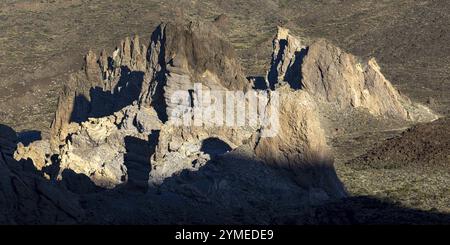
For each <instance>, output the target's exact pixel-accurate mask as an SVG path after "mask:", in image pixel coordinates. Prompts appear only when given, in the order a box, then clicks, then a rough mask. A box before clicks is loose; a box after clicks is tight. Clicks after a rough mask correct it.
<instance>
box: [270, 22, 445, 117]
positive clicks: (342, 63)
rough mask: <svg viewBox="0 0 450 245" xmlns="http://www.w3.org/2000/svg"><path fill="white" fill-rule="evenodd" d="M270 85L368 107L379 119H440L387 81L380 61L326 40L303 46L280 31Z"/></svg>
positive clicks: (344, 106) (340, 104)
mask: <svg viewBox="0 0 450 245" xmlns="http://www.w3.org/2000/svg"><path fill="white" fill-rule="evenodd" d="M273 43H274V50H273V55H272V63H271V67H270V70H269V72H268V76H267V80H268V86H269V87H270V88H271V89H274V88H275V85H276V84H281V83H288V84H289V85H290V86H291V87H292V88H294V89H302V90H305V91H307V92H308V93H309V94H310V95H311V96H312V97H313V98H314V99H315V100H317V101H321V102H325V103H328V104H330V105H333V106H337V108H340V109H348V108H362V109H363V110H367V111H368V112H369V113H371V114H372V115H374V116H379V117H390V118H396V119H402V120H413V121H431V120H434V119H436V118H437V116H436V115H435V114H434V113H433V112H431V111H430V110H427V109H426V108H425V107H424V106H423V105H419V104H416V103H412V102H411V101H410V100H409V99H408V98H406V97H405V96H403V95H401V94H400V93H399V92H398V90H397V89H396V88H395V87H394V86H393V85H392V84H391V83H390V82H389V81H388V80H387V79H386V78H385V77H384V75H383V74H382V73H381V71H380V67H379V66H378V64H377V62H376V61H375V59H374V58H372V59H370V60H368V61H363V60H361V59H359V58H358V57H356V56H353V55H351V54H348V53H346V52H345V51H343V50H341V49H340V48H338V47H336V46H334V45H333V44H332V43H331V42H329V41H327V40H325V39H318V40H316V41H314V42H313V43H312V44H311V45H309V46H302V45H301V41H300V40H299V38H297V37H295V36H293V35H290V34H289V31H288V30H287V29H284V28H279V29H278V33H277V36H276V37H275V38H274V41H273Z"/></svg>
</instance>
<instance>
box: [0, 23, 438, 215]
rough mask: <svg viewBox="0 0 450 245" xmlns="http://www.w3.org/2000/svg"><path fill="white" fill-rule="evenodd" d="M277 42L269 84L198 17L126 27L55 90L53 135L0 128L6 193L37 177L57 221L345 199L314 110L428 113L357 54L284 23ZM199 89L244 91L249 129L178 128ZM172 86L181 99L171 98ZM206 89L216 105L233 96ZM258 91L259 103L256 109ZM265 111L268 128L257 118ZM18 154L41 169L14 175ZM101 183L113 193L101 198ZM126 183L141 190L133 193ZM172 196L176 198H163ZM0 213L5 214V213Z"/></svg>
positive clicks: (197, 102)
mask: <svg viewBox="0 0 450 245" xmlns="http://www.w3.org/2000/svg"><path fill="white" fill-rule="evenodd" d="M273 45H274V51H273V55H272V61H271V67H270V69H269V71H268V73H267V81H266V84H267V89H265V90H255V89H252V84H251V82H250V81H249V80H247V79H246V77H245V75H244V73H243V69H242V67H241V65H240V64H239V61H238V59H237V58H236V55H235V53H234V50H233V48H232V47H231V45H230V44H228V43H227V42H226V41H225V40H224V39H223V38H221V37H220V35H219V34H217V33H215V32H214V31H212V29H210V28H209V27H208V26H205V24H195V23H190V24H189V25H187V26H185V25H176V24H161V25H159V26H158V27H157V28H156V30H155V31H154V32H153V34H152V36H151V39H150V41H149V44H148V45H145V44H144V45H142V44H141V40H140V38H139V37H137V36H135V37H134V38H132V39H130V38H126V39H125V40H123V41H122V42H121V43H120V45H119V46H118V47H117V48H116V49H115V50H114V52H113V53H112V54H111V55H110V56H108V54H107V53H106V51H105V50H103V51H102V52H101V53H100V55H98V56H97V55H96V54H95V53H93V52H92V51H89V52H88V54H87V55H86V57H85V64H84V68H83V70H82V71H80V72H78V73H76V74H73V75H72V77H71V78H70V81H69V82H68V84H67V85H66V86H65V88H64V89H63V91H62V92H61V95H60V98H59V102H58V108H57V111H56V113H55V118H54V121H53V123H52V128H51V129H52V130H51V137H50V139H49V142H47V141H45V140H43V141H38V142H33V143H31V144H30V145H29V146H26V147H25V146H23V145H20V144H19V147H18V149H17V150H16V143H17V142H16V141H17V137H16V136H15V133H14V132H13V131H12V130H10V129H7V128H1V127H0V132H1V134H0V149H1V151H2V158H0V166H1V169H0V171H1V172H0V174H1V176H2V177H3V176H6V177H5V178H2V181H3V182H1V183H0V184H1V185H2V186H1V188H0V190H2V191H3V192H1V193H0V194H2V195H8V197H9V196H11V197H12V198H16V199H17V198H20V195H19V194H17V193H14V191H13V189H14V188H18V187H13V186H11V183H12V182H14V181H13V179H15V178H17V179H18V180H21V179H23V178H25V179H26V181H35V182H31V183H38V184H36V185H33V184H30V183H28V182H26V183H25V182H24V183H22V182H20V183H21V184H19V185H21V186H22V187H23V188H24V191H25V192H24V193H27V191H28V192H33V193H31V194H29V195H30V196H32V198H31V199H32V202H33V204H30V205H31V206H32V207H30V210H34V209H35V208H40V206H39V205H37V206H36V204H35V202H36V200H35V199H33V198H37V199H39V200H41V199H40V198H41V195H46V193H47V192H51V193H52V195H54V196H51V197H48V196H47V197H46V198H43V199H42V200H45V201H46V202H50V203H53V205H55V206H57V208H58V209H59V210H61V212H62V213H64V215H66V216H69V217H68V218H67V217H65V218H64V219H63V220H64V221H67V220H70V221H74V220H75V221H77V220H79V219H80V217H81V216H83V214H82V211H80V209H79V207H78V205H79V202H78V200H77V198H78V197H79V198H81V199H82V200H83V203H92V205H93V206H92V207H88V211H90V212H93V213H96V212H98V216H95V219H99V220H101V222H104V223H108V222H112V223H114V222H118V223H121V222H123V221H125V220H127V221H130V220H132V218H134V217H127V215H125V214H124V211H123V210H121V209H120V208H117V207H116V206H114V205H112V204H111V202H114V203H121V202H124V203H126V204H127V205H136V208H137V210H139V212H142V215H144V216H145V217H149V218H150V217H151V218H154V219H155V220H156V221H155V222H157V220H158V218H161V217H160V216H162V215H163V214H166V213H164V210H166V211H167V210H170V212H168V213H169V214H168V215H175V214H178V212H180V211H179V209H180V208H179V206H176V205H183V207H185V208H186V210H188V211H186V213H187V214H179V215H180V217H183V218H192V220H198V219H199V216H198V215H197V216H196V215H195V213H196V212H198V210H194V209H193V208H191V207H194V206H195V207H196V206H197V205H200V206H202V207H203V206H204V208H205V210H204V212H205V214H206V213H208V214H209V215H210V216H209V217H210V218H212V217H216V216H217V213H216V212H215V210H219V209H221V210H222V208H219V207H221V205H223V203H226V204H227V205H228V206H226V207H225V208H223V210H222V211H220V212H219V213H220V214H222V215H221V217H222V218H220V217H216V218H217V219H219V220H224V218H223V217H225V216H226V215H227V214H231V213H233V212H236V210H250V211H249V212H251V213H252V214H256V213H258V210H257V209H258V208H255V207H254V206H255V205H251V203H254V202H257V203H258V204H259V205H262V206H264V208H267V205H266V204H267V203H268V202H277V201H279V202H280V203H279V204H275V205H274V207H277V208H280V209H282V208H283V205H286V206H289V207H290V208H292V209H295V208H298V207H299V205H300V206H301V205H310V204H318V203H323V202H325V201H328V200H331V199H336V198H342V197H345V196H346V192H345V190H344V187H343V185H342V184H341V182H340V181H339V179H338V177H337V175H336V173H335V170H334V166H333V157H332V155H331V151H330V150H329V147H328V145H327V140H326V135H325V132H326V131H325V130H324V128H323V125H322V123H321V117H320V113H319V111H320V107H321V106H332V107H336V108H337V109H338V110H345V109H354V108H360V109H362V110H364V111H366V112H368V113H370V114H372V115H373V116H376V117H380V118H382V117H391V118H395V119H399V120H419V119H420V120H431V119H434V118H435V115H434V114H433V113H432V112H431V111H429V110H428V109H427V108H426V107H424V106H419V105H417V104H414V103H413V102H411V101H409V100H408V99H407V98H406V97H405V96H402V95H400V94H399V92H398V91H397V90H396V89H395V88H394V87H393V86H392V84H391V83H390V82H389V81H387V80H386V78H385V77H384V76H383V74H382V73H381V71H380V68H379V66H378V65H377V63H376V61H375V60H374V59H371V60H369V61H367V62H363V61H360V60H359V59H358V58H357V57H355V56H353V55H351V54H347V53H345V52H344V51H342V50H341V49H339V48H337V47H335V46H334V45H332V44H331V43H330V42H328V41H326V40H323V39H319V40H317V41H315V42H313V43H312V44H311V45H309V46H306V45H304V44H303V43H302V42H301V41H300V40H299V39H298V38H296V37H295V36H293V35H291V34H289V31H288V30H287V29H284V28H279V30H278V33H277V35H276V37H275V39H274V42H273ZM198 85H201V86H202V87H203V88H204V89H211V90H214V91H222V92H233V91H240V92H242V94H244V92H247V94H249V95H254V96H256V97H252V96H248V97H247V94H246V95H245V96H246V97H244V99H243V103H242V104H235V105H234V106H235V107H236V108H234V106H233V113H235V112H236V114H237V115H239V114H240V113H242V114H245V115H247V116H249V118H247V119H246V120H247V121H246V122H247V123H248V124H245V125H234V124H233V125H231V126H230V125H226V124H221V125H206V124H208V123H211V121H212V120H210V118H205V119H206V122H204V123H205V124H203V125H193V124H191V125H177V124H176V123H174V119H180V118H179V117H180V116H186V115H187V116H186V117H185V118H183V119H187V121H188V122H194V121H195V119H196V115H195V110H196V109H197V108H203V106H204V103H205V101H204V100H202V98H201V96H200V95H199V93H198V92H197V91H196V90H195V88H196V86H198ZM180 92H181V94H182V95H185V96H184V97H183V99H182V100H174V98H176V95H179V94H178V93H180ZM213 97H214V98H213V99H212V100H214V101H215V103H220V102H221V101H222V99H224V98H225V97H230V96H229V95H228V94H227V96H222V97H224V98H220V97H219V96H213ZM255 100H256V101H258V103H259V104H258V107H257V109H256V108H255V107H251V105H252V103H253V102H254V101H255ZM222 102H223V101H222ZM233 103H234V102H233ZM203 109H204V108H203ZM221 110H222V111H223V108H222V109H221ZM252 110H253V111H252ZM215 113H216V112H215ZM247 113H248V114H247ZM251 116H254V118H252V117H251ZM272 117H273V118H274V119H276V120H275V121H273V122H272V124H265V123H264V122H267V120H268V119H273V118H272ZM261 118H262V119H261ZM260 119H261V120H260ZM233 120H237V119H233ZM258 120H260V121H258ZM265 120H266V121H265ZM256 121H258V122H256ZM268 132H272V133H273V134H272V135H269V136H268V135H267V133H268ZM14 151H15V153H14ZM13 154H15V158H16V159H17V160H20V162H21V164H22V165H23V164H24V163H25V162H30V161H29V160H31V161H32V163H33V164H34V165H33V168H35V170H39V171H42V172H45V175H44V174H41V175H39V172H38V173H35V175H33V176H32V177H23V176H21V175H20V174H21V172H18V173H17V172H14V173H13V172H11V171H10V170H9V168H10V167H9V165H8V164H7V162H11V163H12V164H13V165H14V164H16V163H18V161H16V160H14V159H12V155H13ZM8 157H9V158H8ZM27 159H28V160H27ZM22 165H20V164H19V165H18V166H22ZM55 166H56V168H55V169H56V170H53V171H52V172H51V173H47V172H46V171H48V169H49V168H52V167H55ZM44 176H45V177H46V178H47V180H46V179H45V178H44ZM30 179H31V180H30ZM5 181H6V182H5ZM11 181H12V182H11ZM46 181H47V182H46ZM50 182H51V183H50ZM39 183H42V184H39ZM61 183H63V184H61ZM60 184H61V185H63V187H61V186H60ZM246 186H249V188H250V189H248V190H247V189H246V188H247V187H246ZM30 188H31V189H30ZM33 188H38V189H37V190H36V189H33ZM52 188H53V189H52ZM104 189H109V192H106V193H107V194H103V192H102V191H101V190H104ZM123 190H131V191H136V190H137V191H138V192H139V193H144V194H143V195H140V196H138V197H133V198H135V199H129V198H130V197H129V196H126V195H125V194H124V193H127V192H126V191H125V192H124V191H123ZM34 192H36V193H34ZM250 192H252V193H253V192H255V193H256V194H250ZM133 193H134V192H133ZM274 193H276V194H275V195H274ZM88 194H89V195H88ZM18 195H19V196H18ZM259 195H261V196H259ZM66 197H68V199H67V200H66V199H65V198H66ZM291 198H292V200H295V202H294V203H292V202H291ZM61 199H64V200H61ZM111 199H114V200H112V201H111ZM174 199H175V200H176V205H175V204H173V205H175V206H171V205H172V201H173V200H174ZM3 200H5V199H3ZM148 200H152V203H147V202H148ZM99 203H100V204H102V205H100V206H101V207H100V206H99ZM140 203H147V204H148V205H151V207H152V208H154V210H157V211H161V214H159V212H153V211H154V210H148V209H145V208H142V207H141V206H139V204H140ZM263 204H264V205H263ZM2 205H6V206H8V205H9V204H1V205H0V206H2ZM33 205H34V206H33ZM103 205H106V206H105V208H104V209H105V210H106V211H109V212H118V214H117V216H115V217H110V219H111V220H113V221H111V220H108V218H109V217H108V215H111V214H105V215H106V218H103V217H102V215H101V214H102V213H103V212H106V211H104V210H103V209H102V208H103ZM108 205H109V206H108ZM256 206H258V205H256ZM2 207H3V206H2ZM208 207H209V209H208ZM211 207H212V208H211ZM150 211H152V212H150ZM227 212H229V213H227ZM274 212H276V210H274ZM56 215H58V216H57V217H56V218H55V217H52V218H54V219H56V220H58V219H59V215H62V214H60V212H59V211H58V213H57V214H56ZM158 215H160V216H158ZM175 216H176V215H175ZM3 217H8V218H7V219H9V216H7V215H6V213H5V216H3ZM83 217H84V216H83ZM255 217H257V218H258V219H259V218H261V217H260V216H258V215H256V216H255ZM84 218H85V219H87V221H93V220H90V218H89V217H84ZM138 218H142V217H138ZM164 218H165V219H166V220H167V219H169V220H170V217H169V218H167V217H164ZM172 218H173V217H172ZM13 219H14V218H13ZM91 219H94V217H91ZM175 219H176V220H178V218H173V220H175ZM255 219H256V218H255ZM261 219H264V220H265V221H264V222H268V221H267V219H266V218H261ZM99 220H94V221H93V222H97V221H99ZM173 220H172V221H173ZM8 221H9V220H7V221H5V222H8ZM83 221H84V222H85V221H86V220H83ZM224 221H225V220H224ZM255 221H256V222H257V220H251V222H255ZM21 222H22V221H21ZM149 223H151V222H149Z"/></svg>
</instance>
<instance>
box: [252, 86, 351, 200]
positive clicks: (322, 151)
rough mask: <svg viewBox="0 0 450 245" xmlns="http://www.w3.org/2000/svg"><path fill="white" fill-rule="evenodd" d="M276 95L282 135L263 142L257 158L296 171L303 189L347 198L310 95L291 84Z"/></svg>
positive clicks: (264, 139)
mask: <svg viewBox="0 0 450 245" xmlns="http://www.w3.org/2000/svg"><path fill="white" fill-rule="evenodd" d="M276 92H278V93H279V96H280V98H279V99H280V107H279V130H278V134H277V135H276V136H275V137H270V138H261V139H259V141H258V143H257V145H256V147H255V153H256V155H257V156H258V157H259V158H260V159H262V160H264V161H265V162H266V163H268V164H271V165H273V166H278V167H281V168H284V169H289V170H290V171H292V172H293V173H294V174H295V175H296V180H297V181H298V183H299V184H300V185H301V186H303V187H306V188H314V187H315V188H319V189H323V190H324V191H325V192H326V193H327V195H329V197H334V198H336V197H343V196H345V192H344V189H343V186H342V184H341V183H340V181H339V179H338V178H337V176H336V173H335V171H334V167H333V158H332V155H331V152H330V150H329V148H328V145H327V142H326V137H325V131H324V130H323V128H322V127H321V125H320V121H319V117H318V114H317V108H316V104H315V102H314V100H313V99H312V98H311V97H310V95H309V94H308V93H307V92H305V91H301V90H297V91H294V90H292V89H291V88H290V87H289V86H288V85H284V86H281V87H279V88H278V89H277V90H276ZM329 197H327V198H325V199H328V198H329Z"/></svg>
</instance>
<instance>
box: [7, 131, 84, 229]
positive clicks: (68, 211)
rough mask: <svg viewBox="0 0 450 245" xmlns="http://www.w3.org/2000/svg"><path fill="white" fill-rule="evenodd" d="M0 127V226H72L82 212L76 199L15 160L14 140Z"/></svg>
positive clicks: (11, 132) (24, 162)
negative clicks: (13, 154) (13, 153)
mask: <svg viewBox="0 0 450 245" xmlns="http://www.w3.org/2000/svg"><path fill="white" fill-rule="evenodd" d="M15 135H16V133H15V132H14V130H12V129H11V128H8V127H6V126H4V125H0V224H75V223H79V222H81V221H82V220H83V217H84V212H83V210H82V209H81V207H80V205H79V203H78V198H77V197H76V196H75V195H73V194H71V193H69V192H68V191H67V190H64V189H63V188H61V187H60V186H58V185H56V184H55V183H51V182H50V181H48V180H46V179H44V178H43V175H42V172H37V171H36V169H33V167H29V166H27V163H28V162H27V161H21V162H18V161H15V160H14V159H13V156H12V152H14V150H15V143H16V141H17V137H16V136H15Z"/></svg>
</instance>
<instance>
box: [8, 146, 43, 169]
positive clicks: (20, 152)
mask: <svg viewBox="0 0 450 245" xmlns="http://www.w3.org/2000/svg"><path fill="white" fill-rule="evenodd" d="M51 154H52V151H51V149H50V143H49V142H48V141H47V140H39V141H35V142H32V143H30V145H28V146H24V145H23V144H22V143H19V144H18V145H17V150H16V151H15V152H14V159H15V160H16V161H20V160H28V159H29V160H31V161H32V162H33V164H34V166H35V167H36V169H37V170H42V169H43V168H44V167H46V166H50V165H52V162H51V160H50V157H51Z"/></svg>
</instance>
